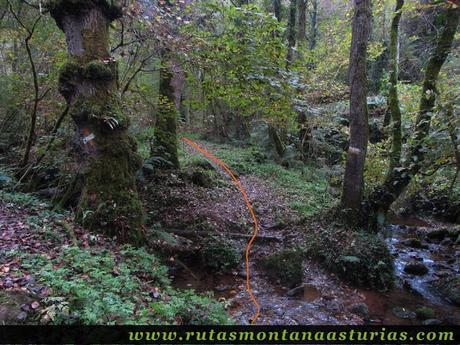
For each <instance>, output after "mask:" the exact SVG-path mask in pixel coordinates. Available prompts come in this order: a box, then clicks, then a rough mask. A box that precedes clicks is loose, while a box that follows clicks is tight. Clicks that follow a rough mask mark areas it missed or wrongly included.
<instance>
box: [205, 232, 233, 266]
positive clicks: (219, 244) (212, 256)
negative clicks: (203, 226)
mask: <svg viewBox="0 0 460 345" xmlns="http://www.w3.org/2000/svg"><path fill="white" fill-rule="evenodd" d="M200 254H201V259H202V262H203V264H204V265H205V266H206V267H208V268H210V269H212V270H215V271H220V272H227V271H229V270H231V269H233V268H236V267H238V265H239V264H240V263H241V259H242V255H241V252H240V250H239V248H238V246H237V244H236V243H235V242H234V241H233V240H231V239H229V238H226V237H225V235H211V236H209V237H207V238H206V239H205V240H204V244H203V246H202V248H201V251H200Z"/></svg>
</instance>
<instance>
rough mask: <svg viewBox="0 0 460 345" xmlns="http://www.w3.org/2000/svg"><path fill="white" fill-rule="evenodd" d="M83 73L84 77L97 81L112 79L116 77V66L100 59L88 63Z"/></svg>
mask: <svg viewBox="0 0 460 345" xmlns="http://www.w3.org/2000/svg"><path fill="white" fill-rule="evenodd" d="M82 74H83V77H84V78H86V79H90V80H96V81H110V80H113V79H114V78H115V73H114V68H111V66H110V65H108V64H105V63H103V62H100V61H91V62H89V63H87V64H86V65H85V67H84V70H83V72H82Z"/></svg>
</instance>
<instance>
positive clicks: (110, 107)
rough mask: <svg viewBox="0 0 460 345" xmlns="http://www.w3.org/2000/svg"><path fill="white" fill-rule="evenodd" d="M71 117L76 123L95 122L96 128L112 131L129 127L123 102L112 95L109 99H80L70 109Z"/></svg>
mask: <svg viewBox="0 0 460 345" xmlns="http://www.w3.org/2000/svg"><path fill="white" fill-rule="evenodd" d="M70 115H71V116H72V118H73V119H74V121H75V122H76V123H83V122H88V121H93V122H95V125H96V127H99V128H100V129H105V130H106V131H111V130H113V129H115V128H118V129H126V128H128V127H129V123H130V121H129V118H128V117H127V116H126V115H125V114H124V112H123V110H122V108H121V101H120V99H119V98H118V97H117V95H115V93H111V94H110V95H109V96H107V97H100V96H98V95H95V96H88V97H79V98H78V99H77V101H76V102H75V103H74V104H73V105H72V108H71V109H70Z"/></svg>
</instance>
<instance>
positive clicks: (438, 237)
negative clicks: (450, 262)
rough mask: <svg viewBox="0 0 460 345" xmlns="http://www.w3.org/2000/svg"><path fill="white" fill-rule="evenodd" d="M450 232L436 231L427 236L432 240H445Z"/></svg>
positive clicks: (446, 230)
mask: <svg viewBox="0 0 460 345" xmlns="http://www.w3.org/2000/svg"><path fill="white" fill-rule="evenodd" d="M448 234H449V230H448V229H446V228H440V229H434V230H432V231H430V232H428V233H427V234H426V237H427V238H429V239H431V240H433V239H434V240H443V239H444V238H445V237H446V236H448Z"/></svg>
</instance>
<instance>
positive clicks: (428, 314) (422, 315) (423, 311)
mask: <svg viewBox="0 0 460 345" xmlns="http://www.w3.org/2000/svg"><path fill="white" fill-rule="evenodd" d="M415 313H416V314H417V317H418V318H419V319H421V320H428V319H434V318H435V317H436V316H435V314H434V311H433V309H431V308H428V307H420V308H417V310H416V311H415Z"/></svg>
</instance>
